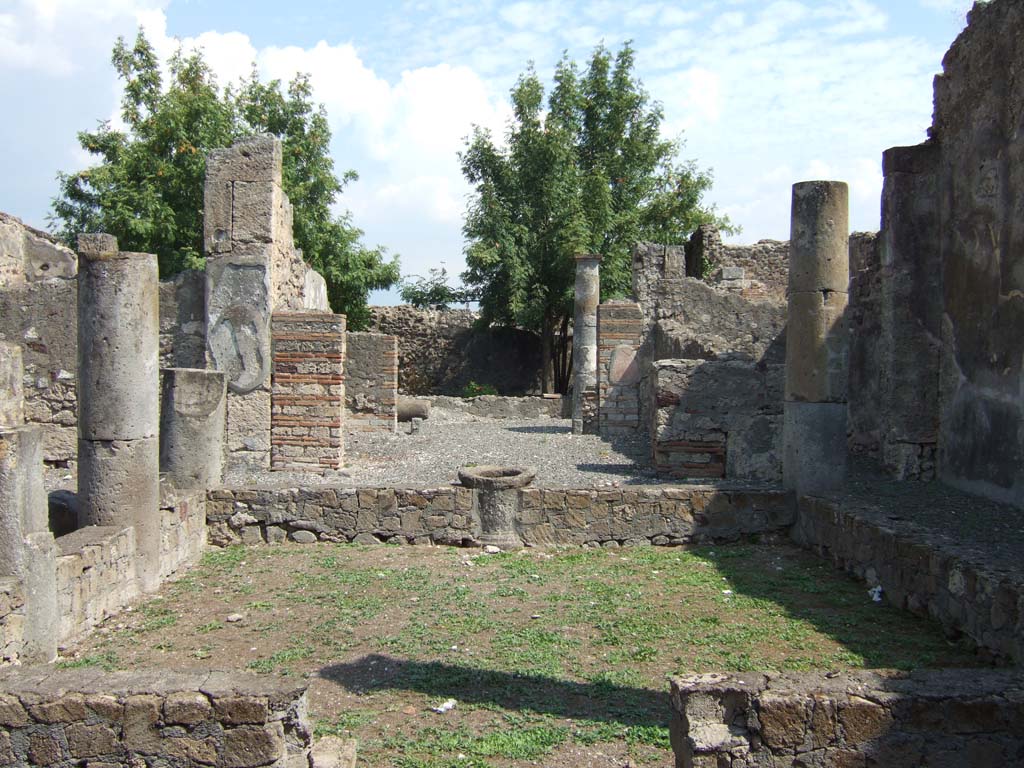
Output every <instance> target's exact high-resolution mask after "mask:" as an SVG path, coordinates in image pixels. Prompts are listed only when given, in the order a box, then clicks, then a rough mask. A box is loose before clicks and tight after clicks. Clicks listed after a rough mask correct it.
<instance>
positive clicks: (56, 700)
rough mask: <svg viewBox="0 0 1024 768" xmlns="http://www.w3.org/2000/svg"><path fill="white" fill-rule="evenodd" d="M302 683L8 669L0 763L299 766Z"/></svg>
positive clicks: (304, 753)
mask: <svg viewBox="0 0 1024 768" xmlns="http://www.w3.org/2000/svg"><path fill="white" fill-rule="evenodd" d="M311 734H312V729H311V728H310V725H309V723H308V722H307V721H306V685H305V683H301V682H294V681H291V680H287V679H283V678H272V677H268V676H256V675H251V674H245V673H226V672H213V673H195V674H188V673H169V672H157V671H153V672H114V673H100V672H96V671H94V670H86V669H81V670H58V669H54V668H53V667H11V668H8V669H6V670H4V671H3V672H2V673H0V764H3V765H45V766H54V767H55V768H71V767H72V766H95V767H96V768H99V767H100V766H102V767H103V768H128V767H129V766H142V765H147V766H163V767H164V768H190V767H191V766H197V765H203V766H211V767H212V768H256V766H265V765H275V766H284V765H303V766H306V765H309V762H310V761H309V758H308V754H309V752H310V748H311Z"/></svg>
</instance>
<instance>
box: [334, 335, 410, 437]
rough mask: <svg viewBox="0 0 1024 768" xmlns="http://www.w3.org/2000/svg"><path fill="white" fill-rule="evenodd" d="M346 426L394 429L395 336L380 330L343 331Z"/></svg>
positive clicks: (395, 390) (396, 394)
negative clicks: (345, 332)
mask: <svg viewBox="0 0 1024 768" xmlns="http://www.w3.org/2000/svg"><path fill="white" fill-rule="evenodd" d="M345 411H346V429H349V430H353V431H359V432H394V431H396V430H397V429H398V339H397V338H395V337H394V336H386V335H384V334H382V333H354V332H350V333H347V334H346V346H345Z"/></svg>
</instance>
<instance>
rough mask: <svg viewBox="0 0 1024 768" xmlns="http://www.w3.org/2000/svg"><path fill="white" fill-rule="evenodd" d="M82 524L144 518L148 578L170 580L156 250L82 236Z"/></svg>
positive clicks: (140, 548) (146, 586)
mask: <svg viewBox="0 0 1024 768" xmlns="http://www.w3.org/2000/svg"><path fill="white" fill-rule="evenodd" d="M78 255H79V271H78V497H79V503H80V509H81V512H80V520H79V522H80V524H82V525H115V526H123V527H125V526H129V525H131V526H134V527H135V543H136V556H137V563H136V565H137V568H136V570H137V572H138V574H139V579H140V586H141V587H142V589H143V590H145V591H152V590H154V589H156V588H157V587H158V586H159V583H160V563H159V560H160V477H159V472H160V449H159V437H158V434H159V426H160V424H159V408H160V369H159V345H160V341H159V323H160V308H159V294H158V281H157V262H156V256H154V255H153V254H148V253H127V252H122V251H118V249H117V240H115V239H114V238H113V237H111V236H110V235H81V236H80V237H79V239H78Z"/></svg>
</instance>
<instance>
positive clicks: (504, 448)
mask: <svg viewBox="0 0 1024 768" xmlns="http://www.w3.org/2000/svg"><path fill="white" fill-rule="evenodd" d="M399 427H400V429H402V430H403V431H401V432H399V433H398V434H384V433H369V434H366V433H363V434H354V435H351V436H350V438H349V441H348V444H347V450H348V454H347V456H346V460H347V462H348V467H347V472H348V474H349V476H350V477H351V480H352V482H353V483H354V484H355V485H380V486H389V485H398V486H412V487H417V486H419V487H428V486H443V485H448V484H449V483H451V482H452V481H454V480H455V478H456V470H458V468H459V467H462V466H465V465H467V464H503V465H510V466H529V467H534V468H535V469H536V470H537V479H536V480H535V481H534V485H537V486H547V487H569V488H587V487H607V486H611V485H614V484H622V485H625V484H637V483H654V482H658V480H657V478H656V477H654V474H653V472H651V471H650V470H649V469H647V468H646V466H645V465H646V463H647V460H646V456H647V452H646V445H645V443H644V442H642V441H639V440H636V439H629V440H620V441H616V442H615V443H614V444H613V443H607V442H604V441H602V440H601V439H600V438H599V437H597V436H596V435H574V434H572V426H571V422H570V421H569V420H567V419H552V418H538V419H529V420H516V419H489V418H485V417H481V416H470V415H467V414H462V413H457V412H453V411H446V410H442V409H439V408H435V409H433V410H432V411H431V413H430V418H429V419H427V420H426V421H424V422H423V425H422V428H421V430H420V432H419V433H417V434H406V433H405V431H404V430H406V429H408V425H405V424H401V425H399Z"/></svg>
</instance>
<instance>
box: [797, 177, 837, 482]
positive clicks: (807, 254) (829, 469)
mask: <svg viewBox="0 0 1024 768" xmlns="http://www.w3.org/2000/svg"><path fill="white" fill-rule="evenodd" d="M848 217H849V190H848V188H847V186H846V184H845V183H843V182H838V181H806V182H801V183H798V184H794V185H793V206H792V222H791V226H792V230H791V238H790V249H789V321H788V325H787V330H786V387H785V402H784V413H785V415H784V428H783V482H784V484H785V486H786V487H787V488H789V489H792V490H795V491H796V492H797V494H799V495H804V494H815V493H828V492H832V491H836V490H838V489H839V488H841V487H842V485H843V483H844V482H845V480H846V399H847V357H848V351H849V338H848V333H847V323H846V318H845V313H846V305H847V291H848V290H849V218H848Z"/></svg>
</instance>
